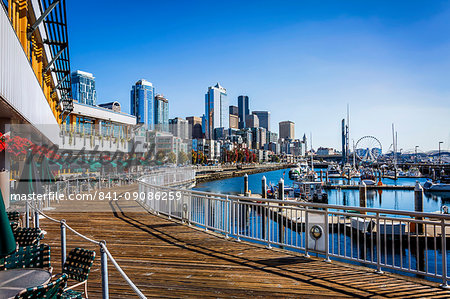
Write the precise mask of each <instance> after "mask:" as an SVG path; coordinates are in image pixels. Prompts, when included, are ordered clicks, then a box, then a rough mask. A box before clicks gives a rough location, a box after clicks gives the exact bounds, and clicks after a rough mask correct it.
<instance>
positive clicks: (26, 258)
mask: <svg viewBox="0 0 450 299" xmlns="http://www.w3.org/2000/svg"><path fill="white" fill-rule="evenodd" d="M17 268H50V246H48V245H47V244H40V245H31V246H25V247H19V248H18V249H17V250H16V252H14V253H13V254H11V255H9V256H7V257H5V258H4V259H0V270H7V269H17Z"/></svg>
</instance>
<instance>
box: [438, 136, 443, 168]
mask: <svg viewBox="0 0 450 299" xmlns="http://www.w3.org/2000/svg"><path fill="white" fill-rule="evenodd" d="M442 143H444V141H439V165H440V164H441V144H442Z"/></svg>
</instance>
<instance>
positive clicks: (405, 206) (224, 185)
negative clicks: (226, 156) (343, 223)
mask: <svg viewBox="0 0 450 299" xmlns="http://www.w3.org/2000/svg"><path fill="white" fill-rule="evenodd" d="M319 171H320V170H319ZM283 173H284V174H285V175H284V180H285V186H291V185H292V180H291V179H289V175H288V173H289V170H288V169H286V170H284V169H282V170H275V171H270V172H265V173H257V174H252V175H249V177H248V178H249V180H248V183H249V189H250V190H251V191H252V193H257V194H261V179H262V177H263V176H265V177H266V179H267V184H268V185H270V184H272V185H275V184H277V183H278V181H279V180H280V178H283ZM416 180H417V179H408V178H401V179H398V180H397V181H395V180H391V179H383V183H384V184H387V185H411V186H413V185H414V184H415V182H416ZM334 181H335V182H336V183H338V182H339V181H342V179H340V180H339V179H336V180H334ZM358 181H359V179H354V180H353V183H355V184H357V183H358ZM425 181H426V179H419V182H420V183H424V182H425ZM194 189H195V190H201V191H207V192H214V193H223V194H239V193H241V194H242V193H244V178H243V177H237V178H230V179H224V180H218V181H212V182H205V183H200V184H197V186H196V187H195V188H194ZM327 193H328V203H329V204H337V205H344V206H359V192H358V190H328V191H327ZM442 205H450V192H447V193H427V192H426V193H425V194H424V202H423V209H424V212H436V211H439V210H440V209H441V207H442ZM367 207H369V208H383V209H392V210H404V211H414V192H413V191H412V190H383V191H381V192H380V191H378V190H367Z"/></svg>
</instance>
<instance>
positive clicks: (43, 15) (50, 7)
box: [27, 0, 61, 39]
mask: <svg viewBox="0 0 450 299" xmlns="http://www.w3.org/2000/svg"><path fill="white" fill-rule="evenodd" d="M59 2H61V0H55V1H53V2H52V4H50V5H49V7H47V9H46V10H45V11H44V13H43V14H42V15H41V16H40V17H39V18H38V19H37V20H36V22H34V24H33V25H31V27H30V30H28V35H27V37H28V39H30V38H31V35H32V34H33V32H34V31H35V30H36V29H37V28H38V27H39V25H40V24H41V23H42V21H43V20H44V19H45V18H46V17H47V16H48V15H49V14H50V13H51V12H52V10H53V9H54V8H55V7H56V5H58V3H59Z"/></svg>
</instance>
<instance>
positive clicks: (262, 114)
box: [252, 111, 270, 131]
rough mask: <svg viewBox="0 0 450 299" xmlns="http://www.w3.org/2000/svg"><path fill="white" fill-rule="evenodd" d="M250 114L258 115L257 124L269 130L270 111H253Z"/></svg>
mask: <svg viewBox="0 0 450 299" xmlns="http://www.w3.org/2000/svg"><path fill="white" fill-rule="evenodd" d="M252 114H255V115H256V116H258V119H259V126H260V127H262V128H264V129H266V130H267V131H270V112H269V111H253V112H252Z"/></svg>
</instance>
